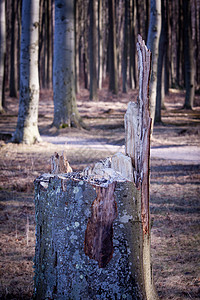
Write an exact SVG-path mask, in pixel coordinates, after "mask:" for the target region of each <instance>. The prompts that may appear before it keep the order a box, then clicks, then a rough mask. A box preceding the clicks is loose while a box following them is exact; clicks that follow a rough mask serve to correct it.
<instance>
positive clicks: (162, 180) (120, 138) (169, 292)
mask: <svg viewBox="0 0 200 300" xmlns="http://www.w3.org/2000/svg"><path fill="white" fill-rule="evenodd" d="M136 95H137V92H136V91H132V92H129V93H128V94H122V93H119V95H118V96H113V95H112V94H111V93H109V92H107V91H106V90H102V91H101V92H100V93H99V101H98V102H92V101H89V95H88V92H87V91H86V90H81V92H80V93H79V95H78V97H77V99H78V108H79V111H80V114H81V116H82V117H83V120H84V122H85V123H86V124H87V125H88V127H89V128H90V130H78V129H75V128H72V129H69V128H63V129H60V130H55V129H53V128H51V126H50V125H51V123H52V120H53V100H52V98H53V96H52V92H50V91H47V90H42V91H41V97H40V105H39V129H40V133H41V136H42V139H43V142H42V143H40V144H36V145H33V146H27V145H17V144H11V143H8V140H9V139H10V137H11V134H12V133H13V131H14V130H15V127H16V122H17V113H18V100H17V99H13V98H9V97H8V96H7V97H6V102H7V111H6V113H5V114H4V115H1V116H0V299H31V297H32V294H33V276H34V270H33V257H34V247H35V218H34V185H33V181H34V179H35V178H36V177H37V176H39V175H41V174H42V173H46V172H49V171H50V157H51V156H52V155H53V154H54V152H58V153H62V151H65V152H66V154H67V157H68V160H69V162H70V165H71V166H72V168H73V170H81V169H83V168H84V167H85V166H86V165H88V164H90V163H94V162H96V161H98V160H100V159H102V158H105V157H107V156H111V155H112V154H114V153H115V152H118V151H124V150H123V149H124V147H123V145H124V125H123V117H124V113H125V111H126V109H127V103H128V102H129V101H130V100H135V99H136ZM183 103H184V92H183V91H178V90H171V91H170V94H169V95H168V96H167V97H166V99H165V105H166V109H165V110H163V111H162V121H163V123H162V124H159V125H156V126H155V127H154V134H153V137H152V142H151V185H150V209H151V223H152V261H153V270H154V279H155V284H156V288H157V291H158V294H159V296H160V299H165V300H168V299H176V300H178V299H180V300H183V299H200V273H199V269H200V266H199V262H200V218H199V212H200V96H199V95H198V96H196V98H195V107H194V110H193V111H189V110H183V109H181V108H182V106H183Z"/></svg>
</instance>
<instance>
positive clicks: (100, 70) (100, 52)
mask: <svg viewBox="0 0 200 300" xmlns="http://www.w3.org/2000/svg"><path fill="white" fill-rule="evenodd" d="M102 35H103V32H102V0H99V1H98V88H99V89H102V78H103V37H102Z"/></svg>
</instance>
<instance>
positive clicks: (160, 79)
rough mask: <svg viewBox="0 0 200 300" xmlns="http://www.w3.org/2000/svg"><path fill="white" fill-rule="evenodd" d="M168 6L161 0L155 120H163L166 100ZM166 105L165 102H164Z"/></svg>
mask: <svg viewBox="0 0 200 300" xmlns="http://www.w3.org/2000/svg"><path fill="white" fill-rule="evenodd" d="M165 12H166V7H165V1H161V13H162V26H161V33H160V39H159V48H158V50H159V53H158V66H157V87H156V110H155V122H157V123H159V122H161V106H162V103H163V102H164V96H165V95H164V58H165V52H166V51H165V49H166V44H167V41H166V16H165ZM163 105H164V104H163Z"/></svg>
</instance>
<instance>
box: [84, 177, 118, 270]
mask: <svg viewBox="0 0 200 300" xmlns="http://www.w3.org/2000/svg"><path fill="white" fill-rule="evenodd" d="M114 189H115V183H114V182H113V183H111V184H110V185H109V186H108V188H104V187H96V193H97V198H96V199H95V200H94V202H93V204H92V207H91V210H92V215H91V217H90V218H89V220H88V224H87V229H86V232H85V247H84V250H85V254H86V255H88V256H89V257H90V258H92V259H94V260H96V261H98V264H99V267H100V268H105V267H106V265H107V264H108V263H109V261H110V260H111V258H112V256H113V221H114V220H115V219H116V217H117V204H116V202H115V199H114Z"/></svg>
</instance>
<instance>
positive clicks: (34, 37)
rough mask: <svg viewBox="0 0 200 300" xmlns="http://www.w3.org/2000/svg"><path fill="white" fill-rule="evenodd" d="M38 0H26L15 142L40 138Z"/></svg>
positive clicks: (23, 8)
mask: <svg viewBox="0 0 200 300" xmlns="http://www.w3.org/2000/svg"><path fill="white" fill-rule="evenodd" d="M38 30H39V0H30V1H23V4H22V34H21V58H20V102H19V112H18V121H17V128H16V131H15V133H14V135H13V137H12V142H15V143H26V144H33V143H35V142H39V141H41V138H40V135H39V131H38V103H39V78H38V39H39V37H38V34H39V32H38Z"/></svg>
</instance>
